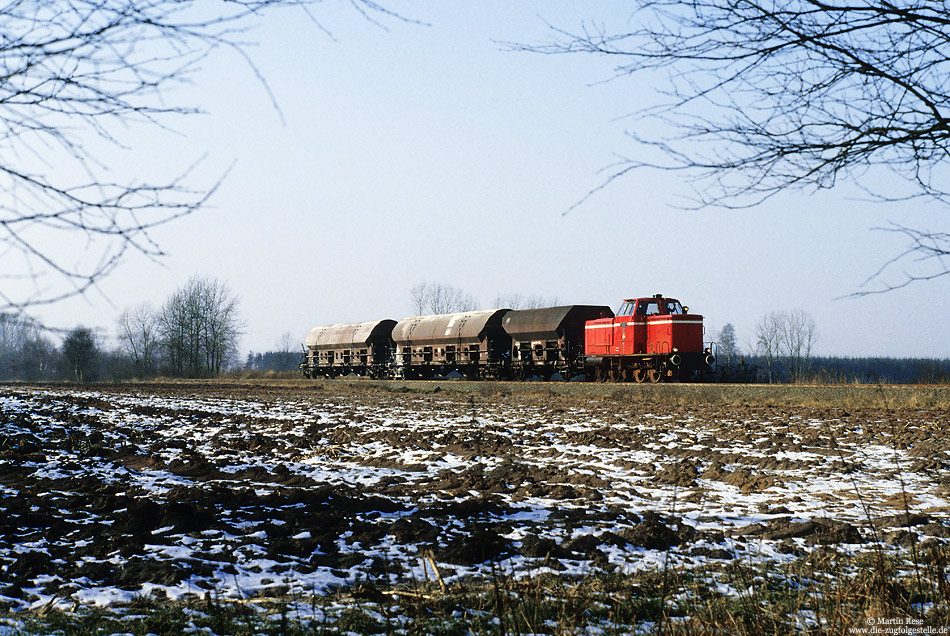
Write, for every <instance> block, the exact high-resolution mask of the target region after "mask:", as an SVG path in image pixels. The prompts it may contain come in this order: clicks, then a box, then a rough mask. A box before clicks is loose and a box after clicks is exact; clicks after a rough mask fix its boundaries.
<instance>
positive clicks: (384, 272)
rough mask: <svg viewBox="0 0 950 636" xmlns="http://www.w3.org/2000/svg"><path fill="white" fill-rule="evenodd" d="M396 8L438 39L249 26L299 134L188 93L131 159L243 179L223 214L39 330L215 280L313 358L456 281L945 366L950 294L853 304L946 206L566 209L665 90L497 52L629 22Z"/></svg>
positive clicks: (591, 14) (652, 189) (288, 21)
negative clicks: (762, 330)
mask: <svg viewBox="0 0 950 636" xmlns="http://www.w3.org/2000/svg"><path fill="white" fill-rule="evenodd" d="M386 4H387V5H388V6H392V7H393V8H394V9H396V10H397V11H401V12H402V13H404V14H405V15H408V16H411V17H413V18H416V19H418V20H420V21H423V22H426V23H428V26H420V25H415V24H406V23H402V22H398V21H395V20H389V19H387V20H384V21H383V22H384V23H385V28H380V27H378V26H375V25H373V24H370V23H368V22H366V21H365V20H363V19H362V18H361V17H360V16H359V15H358V14H356V13H355V12H354V11H353V10H352V8H350V7H349V5H348V3H345V2H339V3H328V4H326V5H324V6H318V7H317V8H316V9H315V15H316V16H317V17H318V18H319V19H320V21H321V24H322V25H323V26H324V27H325V28H326V29H328V30H329V31H330V32H332V34H333V37H329V36H328V35H326V34H324V33H323V32H321V31H320V30H319V29H318V28H316V27H315V26H314V25H313V24H311V23H309V22H308V21H307V19H306V18H305V17H304V16H302V14H300V13H299V12H294V11H284V12H280V13H277V14H274V15H272V16H271V17H269V18H268V19H267V20H266V22H265V23H264V25H263V26H262V27H261V28H259V29H257V30H255V31H254V33H253V38H254V39H255V40H257V41H259V42H260V44H259V45H258V46H255V47H252V48H250V49H249V52H250V55H251V57H252V58H253V59H254V61H255V63H256V64H257V65H258V67H259V69H260V70H261V72H262V74H263V75H264V76H265V77H266V78H267V81H268V83H269V86H270V89H271V90H272V92H273V94H274V96H275V98H276V100H277V102H278V104H279V106H280V110H281V113H282V117H283V119H282V118H281V115H280V114H278V113H277V112H276V111H275V109H274V108H273V106H272V105H271V103H270V100H269V97H268V95H267V92H266V91H265V90H264V88H263V87H262V86H261V84H260V83H259V82H258V81H257V79H256V78H255V77H254V74H253V73H252V72H251V70H250V69H249V68H248V67H247V65H246V64H244V62H243V61H242V60H241V59H240V58H239V57H238V56H236V55H234V54H233V53H230V52H228V51H220V52H218V53H217V54H215V55H214V56H213V57H212V58H211V59H210V60H209V61H208V62H207V63H206V64H205V68H204V70H203V72H202V73H201V74H200V75H198V76H196V77H195V82H194V84H193V85H192V86H190V87H188V88H187V89H183V90H187V91H189V92H193V93H194V94H195V100H196V101H197V103H199V104H200V105H202V106H203V107H204V108H205V109H206V110H207V111H208V113H207V115H204V116H200V117H196V118H191V119H188V120H184V121H180V122H177V123H174V122H173V125H174V128H175V129H176V130H177V131H178V132H179V133H180V134H177V135H167V134H165V135H155V134H153V133H149V134H144V133H143V134H142V136H140V137H138V138H137V139H138V144H137V145H136V146H135V147H134V148H133V151H134V153H135V154H134V155H133V156H132V157H130V158H128V159H126V160H124V161H123V165H125V166H127V167H129V168H130V169H133V170H136V171H147V172H149V173H151V171H155V170H157V171H159V172H161V171H163V170H164V171H167V172H166V174H170V173H171V172H173V171H176V170H177V169H178V168H183V167H184V166H186V165H188V164H190V163H191V162H193V161H195V160H196V159H198V158H200V157H202V156H205V159H204V162H203V163H202V164H201V166H200V167H199V169H198V171H197V172H196V175H195V176H196V177H198V178H201V179H204V180H205V181H204V182H209V181H210V180H213V178H214V176H215V175H217V174H220V173H221V172H223V171H224V170H226V169H227V167H228V166H231V165H232V164H233V168H232V169H231V172H230V173H229V175H228V177H227V179H226V181H225V182H224V183H223V185H222V186H221V188H220V190H219V191H218V192H217V193H216V195H215V196H214V198H213V199H212V201H211V204H210V206H209V207H208V208H207V209H205V210H203V211H202V212H200V213H199V214H196V215H194V216H192V217H189V218H186V219H182V220H180V221H177V222H175V223H173V224H171V225H168V226H166V227H163V228H161V229H160V230H158V231H156V232H155V233H154V236H155V238H156V239H157V240H158V242H159V243H160V244H161V246H162V247H163V248H164V249H165V250H166V251H167V252H168V257H167V258H165V259H163V260H162V261H161V263H160V264H156V263H154V262H151V261H148V260H147V259H144V258H141V257H138V256H134V257H131V258H130V259H129V260H128V262H127V263H126V265H125V266H124V267H123V268H122V269H120V270H119V271H117V272H116V273H115V274H113V276H112V277H111V278H109V279H107V280H106V281H104V282H103V283H102V284H101V285H100V287H99V288H98V289H97V290H95V291H94V292H92V293H90V294H88V295H87V296H86V297H85V298H83V299H76V300H73V301H70V302H68V303H61V304H59V305H57V306H54V307H50V308H48V309H43V310H42V311H40V312H38V313H39V315H40V317H41V318H43V319H44V320H45V321H46V322H47V323H50V324H53V325H57V326H65V327H68V326H71V325H73V324H75V323H76V322H82V323H84V324H87V325H90V326H101V327H103V328H104V329H105V330H106V331H108V333H110V334H111V333H113V332H114V321H115V317H116V316H117V315H118V313H119V312H120V311H121V309H122V308H124V307H127V306H132V305H135V304H138V303H140V302H143V301H150V302H152V303H153V304H155V305H158V304H160V303H161V302H162V301H163V300H164V299H165V297H166V296H167V295H168V294H169V293H171V292H172V291H173V290H174V289H175V288H176V287H179V286H180V285H182V284H183V283H184V282H185V281H186V280H187V279H188V277H189V276H190V275H192V274H194V273H197V274H200V275H205V276H213V277H217V278H219V279H221V280H224V281H226V282H228V283H229V284H230V285H231V287H232V289H233V290H234V292H235V293H236V294H238V295H239V296H240V298H241V300H242V308H243V314H244V317H245V320H246V322H247V333H246V335H245V337H244V338H243V342H242V346H243V348H244V350H245V351H246V350H248V349H251V350H255V351H260V350H267V349H272V348H274V347H275V345H276V343H277V340H278V339H279V338H280V336H281V335H282V334H284V333H285V332H291V333H292V334H293V335H294V337H295V338H296V339H298V340H300V341H301V342H302V340H303V338H304V336H305V334H306V332H307V331H308V330H309V329H310V328H311V327H313V326H315V325H320V324H330V323H337V322H355V321H362V320H373V319H380V318H396V319H399V318H402V317H405V316H408V315H410V314H411V313H412V309H411V304H410V302H409V289H410V288H411V287H412V286H413V285H414V284H416V283H418V282H422V281H442V282H446V283H450V284H453V285H455V286H457V287H460V288H462V289H464V290H466V291H468V292H469V293H471V294H473V295H474V296H475V297H477V298H478V299H479V300H480V301H481V302H482V304H483V305H484V306H485V307H486V308H487V307H488V305H489V304H490V303H491V302H492V300H493V299H494V298H495V297H496V295H498V294H508V293H521V294H525V295H530V294H536V295H542V296H546V297H557V298H558V300H559V301H560V302H561V303H563V304H573V303H595V304H608V305H611V306H613V307H614V308H616V307H617V306H618V305H619V302H620V300H621V299H623V298H625V297H631V296H642V295H650V294H654V293H664V294H666V295H670V296H675V297H678V298H679V299H680V300H681V301H682V302H683V303H684V304H687V305H689V306H690V308H691V309H692V310H693V311H695V312H698V313H702V314H704V315H705V316H706V318H707V323H706V324H707V327H706V329H707V338H711V337H712V336H713V335H714V333H715V332H716V331H718V330H719V329H720V328H721V327H722V326H723V325H724V324H725V323H727V322H731V323H733V324H734V325H735V327H736V331H737V335H738V338H739V342H740V345H742V346H743V348H745V347H746V346H747V345H748V344H749V343H750V342H751V341H752V339H753V333H754V325H755V323H756V322H757V321H758V320H759V319H760V318H761V317H762V316H763V315H764V314H766V313H768V312H770V311H774V310H782V309H803V310H806V311H808V312H810V313H811V314H812V315H813V316H814V318H815V320H816V322H817V325H818V330H819V342H818V347H817V352H818V353H820V354H826V355H852V356H864V355H892V356H935V357H950V328H948V326H950V322H948V318H947V316H948V315H950V277H944V278H943V279H940V280H936V281H933V282H930V283H922V284H918V285H914V286H911V287H910V288H908V289H905V290H900V291H896V292H892V293H889V294H885V295H878V296H871V297H866V298H861V299H843V300H835V298H837V297H840V296H844V295H847V294H849V293H851V292H854V291H856V290H858V289H860V285H861V283H862V282H863V281H864V279H865V278H866V277H867V276H869V275H870V274H872V273H873V272H874V271H875V270H876V268H877V267H878V266H879V265H880V264H881V263H882V262H883V261H884V260H886V259H887V258H888V257H889V256H890V255H893V254H894V253H896V252H897V251H899V250H900V249H901V247H902V245H903V243H902V241H901V240H900V239H899V238H898V237H896V236H893V235H890V234H887V233H883V232H873V231H871V228H872V227H874V226H881V225H886V224H887V223H888V221H889V220H895V221H900V222H902V223H904V224H906V225H910V226H920V227H930V228H935V229H943V228H946V212H944V211H942V210H934V209H927V208H926V207H923V206H921V204H919V203H918V204H902V205H881V204H872V203H867V202H861V201H858V200H856V199H855V198H854V197H855V196H856V191H855V190H853V189H847V185H845V186H844V187H842V188H839V189H837V190H834V191H831V192H825V193H821V194H820V195H809V194H807V193H789V194H788V195H786V196H783V197H781V198H776V199H774V200H772V201H770V202H769V203H767V204H765V205H762V206H759V207H758V208H756V209H751V210H743V211H732V212H727V211H722V210H702V211H682V210H680V209H677V208H676V207H675V206H676V205H677V204H678V203H679V200H678V198H677V195H678V194H682V193H684V192H685V191H686V185H685V184H683V183H682V182H680V181H679V177H678V176H677V175H674V174H670V173H656V172H652V173H649V172H643V173H637V174H634V175H631V176H630V177H628V178H626V179H623V180H622V181H619V182H617V183H614V184H613V185H611V186H610V187H609V188H607V189H605V190H604V191H602V192H599V193H598V194H596V195H595V196H593V197H592V198H591V199H590V200H589V201H587V202H586V203H585V204H584V205H582V206H580V207H579V208H577V209H575V210H573V211H571V212H570V213H569V214H567V215H564V214H563V213H564V212H565V211H566V210H567V209H568V208H569V207H570V206H571V204H573V203H575V202H576V201H577V200H579V199H580V198H582V197H583V196H584V195H585V193H587V192H588V191H589V190H590V189H592V188H594V187H596V186H598V185H599V184H600V183H601V180H602V178H603V173H601V172H600V171H601V170H602V169H603V168H604V167H605V166H607V165H609V164H611V163H612V162H614V161H615V160H616V157H617V156H620V155H623V156H633V155H634V154H635V153H638V152H644V150H643V149H638V148H637V147H636V146H634V145H633V143H632V142H631V141H630V140H629V139H628V138H627V137H625V134H624V133H625V131H627V130H628V129H629V127H631V126H633V125H642V124H637V123H635V122H633V121H632V120H630V119H628V118H625V115H626V114H628V113H630V112H632V111H635V110H637V109H638V108H640V107H642V106H643V105H645V104H647V103H649V100H651V99H653V97H652V89H653V88H655V87H654V86H651V85H650V82H648V81H633V80H629V79H621V80H616V81H612V82H611V81H605V80H607V79H608V78H609V77H610V76H611V64H612V62H613V61H612V60H605V59H596V58H587V57H568V56H542V55H533V54H528V53H517V52H511V51H507V50H505V49H504V47H503V46H502V45H500V44H499V43H498V42H499V41H525V42H540V41H544V40H545V39H546V38H548V37H549V35H550V32H549V30H548V26H547V24H546V22H549V23H551V24H553V25H555V26H558V27H562V28H564V29H572V28H577V27H579V26H580V25H581V23H582V22H583V21H587V22H588V23H591V22H593V23H596V22H598V21H603V22H607V23H610V24H612V25H614V26H616V23H617V22H619V21H623V20H625V19H626V18H627V14H626V13H625V9H623V8H622V7H621V5H622V4H624V3H620V2H613V3H596V8H593V7H594V6H595V5H594V4H593V3H575V2H559V3H551V2H519V3H509V2H494V3H484V2H479V3H475V2H445V3H429V4H428V5H423V6H420V5H421V4H422V3H411V2H392V3H390V2H387V3H386ZM432 4H435V6H431V5H432ZM611 7H613V8H611ZM657 81H659V80H657ZM941 223H942V224H943V225H941Z"/></svg>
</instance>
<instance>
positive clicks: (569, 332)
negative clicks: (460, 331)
mask: <svg viewBox="0 0 950 636" xmlns="http://www.w3.org/2000/svg"><path fill="white" fill-rule="evenodd" d="M613 315H614V312H613V311H611V309H610V307H602V306H596V305H566V306H563V307H546V308H543V309H519V310H514V311H509V312H508V313H507V314H506V315H505V317H504V319H503V320H502V325H503V326H504V328H505V331H507V332H508V335H510V336H511V340H512V343H511V373H510V375H511V377H512V379H515V380H524V379H526V378H533V377H539V378H542V379H545V380H550V379H551V378H553V377H557V378H560V379H562V380H570V379H571V378H573V377H575V376H577V375H578V374H582V373H584V372H585V360H584V325H585V323H586V322H587V321H588V320H594V319H598V318H610V317H613Z"/></svg>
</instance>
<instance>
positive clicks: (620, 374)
mask: <svg viewBox="0 0 950 636" xmlns="http://www.w3.org/2000/svg"><path fill="white" fill-rule="evenodd" d="M714 363H715V359H714V357H713V356H712V353H711V348H710V346H706V345H704V343H703V317H702V316H700V315H698V314H690V313H689V312H688V309H687V308H686V307H683V306H682V305H681V304H680V302H679V301H678V300H676V299H674V298H665V297H663V296H662V295H660V294H658V295H656V296H651V297H649V298H637V299H629V300H625V301H624V304H623V305H622V306H621V308H620V311H619V312H617V314H616V315H614V313H613V312H612V311H611V310H610V308H609V307H605V306H599V305H564V306H560V307H545V308H541V309H523V310H510V309H495V310H490V311H469V312H460V313H455V314H440V315H434V316H416V317H412V318H405V319H403V320H400V321H395V320H379V321H376V322H365V323H355V324H347V325H331V326H328V327H316V328H315V329H313V330H311V331H310V333H309V334H308V335H307V341H306V358H305V360H304V362H303V364H301V370H302V372H303V374H304V375H305V376H307V377H317V376H326V377H334V376H337V375H349V374H356V375H365V376H370V377H376V378H383V377H387V378H405V379H426V378H439V377H446V376H452V375H453V374H454V376H455V377H459V376H461V377H467V378H496V379H527V378H541V379H545V380H548V379H553V378H560V379H563V380H571V379H576V378H583V379H588V380H594V379H596V380H599V381H608V380H609V381H614V382H647V381H649V382H660V381H674V380H682V381H687V380H694V379H700V378H702V377H704V376H705V375H706V374H708V373H709V372H711V371H712V368H713V365H714Z"/></svg>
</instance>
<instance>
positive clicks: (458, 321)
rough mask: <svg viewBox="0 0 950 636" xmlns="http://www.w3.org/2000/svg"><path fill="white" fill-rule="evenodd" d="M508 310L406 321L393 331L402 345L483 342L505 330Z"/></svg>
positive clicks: (491, 310) (471, 312)
mask: <svg viewBox="0 0 950 636" xmlns="http://www.w3.org/2000/svg"><path fill="white" fill-rule="evenodd" d="M508 311H509V310H508V309H490V310H488V311H465V312H461V313H457V314H439V315H435V316H414V317H412V318H403V319H402V320H400V321H399V322H398V323H396V326H395V327H394V328H393V340H394V341H395V342H396V344H398V345H408V344H410V343H411V344H413V345H426V346H432V345H454V344H475V343H478V342H481V341H482V340H484V339H485V337H486V336H487V335H488V332H489V331H491V329H492V328H496V329H498V330H499V331H500V330H501V318H502V316H504V315H505V314H506V313H507V312H508Z"/></svg>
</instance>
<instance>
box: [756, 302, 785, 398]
mask: <svg viewBox="0 0 950 636" xmlns="http://www.w3.org/2000/svg"><path fill="white" fill-rule="evenodd" d="M781 334H782V323H781V317H780V315H779V314H778V313H775V312H773V313H770V314H768V315H767V316H763V317H762V319H761V320H760V321H759V322H758V323H757V324H756V326H755V338H756V342H755V347H756V352H757V353H758V354H759V355H760V356H762V358H763V359H764V360H765V370H766V373H767V374H768V379H769V384H771V383H772V382H773V381H774V380H775V376H774V368H775V360H776V358H777V357H778V356H779V351H780V339H781Z"/></svg>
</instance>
